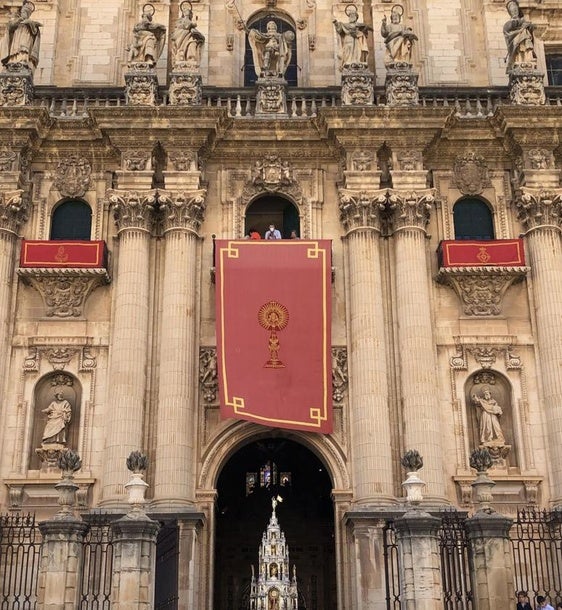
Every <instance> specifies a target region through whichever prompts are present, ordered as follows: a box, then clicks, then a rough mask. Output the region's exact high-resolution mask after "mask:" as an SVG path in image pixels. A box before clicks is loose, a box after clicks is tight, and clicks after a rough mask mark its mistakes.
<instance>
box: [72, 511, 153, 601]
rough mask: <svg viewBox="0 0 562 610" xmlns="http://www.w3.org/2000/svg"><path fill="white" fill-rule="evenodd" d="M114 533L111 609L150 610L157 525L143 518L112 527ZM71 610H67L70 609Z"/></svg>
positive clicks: (117, 523) (128, 518)
mask: <svg viewBox="0 0 562 610" xmlns="http://www.w3.org/2000/svg"><path fill="white" fill-rule="evenodd" d="M111 529H112V531H113V579H112V583H111V591H112V595H111V607H112V608H113V610H152V609H153V608H154V580H155V564H156V537H157V535H158V530H159V529H160V526H159V524H158V522H157V521H152V519H149V518H148V517H146V515H144V516H143V517H141V518H136V519H135V518H131V517H130V516H129V515H127V516H125V517H123V518H122V519H119V520H117V521H115V522H114V523H112V524H111ZM69 610H70V609H69Z"/></svg>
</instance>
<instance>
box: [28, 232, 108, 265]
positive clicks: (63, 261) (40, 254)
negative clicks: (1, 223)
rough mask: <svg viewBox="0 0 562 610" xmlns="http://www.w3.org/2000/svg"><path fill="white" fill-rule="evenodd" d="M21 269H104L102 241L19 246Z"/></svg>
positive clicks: (104, 258)
mask: <svg viewBox="0 0 562 610" xmlns="http://www.w3.org/2000/svg"><path fill="white" fill-rule="evenodd" d="M20 266H21V267H81V268H84V267H85V268H88V267H90V268H92V267H105V266H106V248H105V242H104V241H77V240H76V241H62V240H53V241H32V240H26V239H24V240H23V242H22V245H21V256H20Z"/></svg>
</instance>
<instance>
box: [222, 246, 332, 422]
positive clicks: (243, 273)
mask: <svg viewBox="0 0 562 610" xmlns="http://www.w3.org/2000/svg"><path fill="white" fill-rule="evenodd" d="M331 251H332V244H331V241H329V240H320V241H314V240H271V241H270V240H268V241H265V240H264V241H260V240H217V241H216V242H215V266H216V273H215V281H216V324H217V364H218V371H219V391H220V407H221V415H222V417H223V418H228V417H232V418H236V419H244V420H248V421H253V422H255V423H258V424H262V425H266V426H272V427H275V428H289V429H293V430H307V431H310V432H321V433H324V434H328V433H330V432H331V431H332V371H331V366H332V364H331V333H330V330H331V323H332V315H331V274H332V262H331Z"/></svg>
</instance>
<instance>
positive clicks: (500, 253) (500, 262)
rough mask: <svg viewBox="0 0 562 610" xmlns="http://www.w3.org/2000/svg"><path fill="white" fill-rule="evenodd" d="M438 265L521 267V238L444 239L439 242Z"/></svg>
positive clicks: (523, 262) (523, 256)
mask: <svg viewBox="0 0 562 610" xmlns="http://www.w3.org/2000/svg"><path fill="white" fill-rule="evenodd" d="M438 252H439V266H440V267H489V266H494V267H523V266H525V249H524V247H523V240H522V239H491V240H485V241H484V240H482V241H476V240H468V239H467V240H464V239H460V240H456V241H452V240H444V241H442V242H441V243H440V244H439V251H438Z"/></svg>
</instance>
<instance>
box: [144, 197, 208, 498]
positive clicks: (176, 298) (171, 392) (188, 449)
mask: <svg viewBox="0 0 562 610" xmlns="http://www.w3.org/2000/svg"><path fill="white" fill-rule="evenodd" d="M206 194H207V193H206V191H205V190H190V191H177V192H170V191H160V192H159V203H160V206H161V208H162V210H163V219H164V220H163V222H164V238H165V257H164V276H163V287H162V293H163V301H162V324H161V336H160V363H161V366H160V382H159V397H158V419H157V439H156V460H155V468H156V477H155V505H158V506H159V509H162V508H167V509H174V508H177V507H179V506H186V505H193V504H194V502H195V456H194V453H193V452H194V447H193V445H194V441H195V438H196V433H195V429H194V421H195V413H196V408H197V397H198V391H197V390H198V386H199V384H198V382H197V379H198V364H199V349H198V340H197V330H196V328H197V324H196V323H197V298H198V290H197V285H198V284H197V281H198V277H199V276H198V264H197V240H198V234H197V231H198V230H199V228H200V226H201V223H202V222H203V218H204V213H205V196H206Z"/></svg>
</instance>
